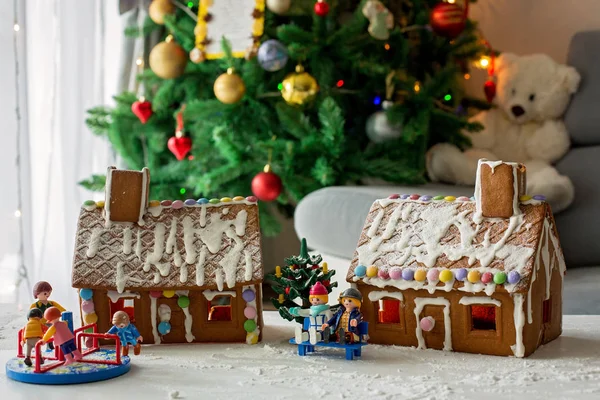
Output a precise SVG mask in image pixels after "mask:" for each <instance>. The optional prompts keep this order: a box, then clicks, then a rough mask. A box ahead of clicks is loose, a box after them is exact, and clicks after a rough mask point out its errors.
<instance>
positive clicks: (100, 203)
mask: <svg viewBox="0 0 600 400" xmlns="http://www.w3.org/2000/svg"><path fill="white" fill-rule="evenodd" d="M96 207H98V208H104V200H99V201H97V202H96Z"/></svg>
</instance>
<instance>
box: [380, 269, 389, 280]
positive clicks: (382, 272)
mask: <svg viewBox="0 0 600 400" xmlns="http://www.w3.org/2000/svg"><path fill="white" fill-rule="evenodd" d="M377 276H378V277H379V278H381V279H390V273H389V272H388V269H387V268H379V270H378V271H377Z"/></svg>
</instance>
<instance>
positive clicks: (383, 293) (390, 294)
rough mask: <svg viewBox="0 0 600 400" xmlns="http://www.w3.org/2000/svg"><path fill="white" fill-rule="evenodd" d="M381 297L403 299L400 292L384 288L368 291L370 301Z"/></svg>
mask: <svg viewBox="0 0 600 400" xmlns="http://www.w3.org/2000/svg"><path fill="white" fill-rule="evenodd" d="M383 298H390V299H396V300H400V301H404V296H403V295H402V293H401V292H388V291H385V290H375V291H372V292H371V293H369V300H371V301H379V300H381V299H383Z"/></svg>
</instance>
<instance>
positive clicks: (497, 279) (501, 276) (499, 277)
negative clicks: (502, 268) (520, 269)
mask: <svg viewBox="0 0 600 400" xmlns="http://www.w3.org/2000/svg"><path fill="white" fill-rule="evenodd" d="M504 282H506V274H505V273H504V272H498V273H496V274H495V275H494V283H495V284H497V285H502V284H503V283H504Z"/></svg>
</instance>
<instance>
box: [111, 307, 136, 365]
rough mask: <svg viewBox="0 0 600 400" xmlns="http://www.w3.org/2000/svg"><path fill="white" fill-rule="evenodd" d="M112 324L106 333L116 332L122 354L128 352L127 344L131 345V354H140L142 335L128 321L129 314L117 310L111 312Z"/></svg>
mask: <svg viewBox="0 0 600 400" xmlns="http://www.w3.org/2000/svg"><path fill="white" fill-rule="evenodd" d="M112 323H113V326H112V328H110V329H109V330H108V332H107V333H112V334H116V335H117V336H119V339H120V340H121V346H122V348H123V355H124V356H126V355H128V354H129V345H130V344H132V345H133V354H135V355H136V356H137V355H139V354H140V352H141V348H142V343H141V342H142V341H143V340H144V339H143V338H142V335H140V333H139V332H138V330H137V328H136V327H135V325H133V324H132V323H131V322H130V321H129V315H127V313H126V312H125V311H117V312H116V313H114V314H113V318H112Z"/></svg>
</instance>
